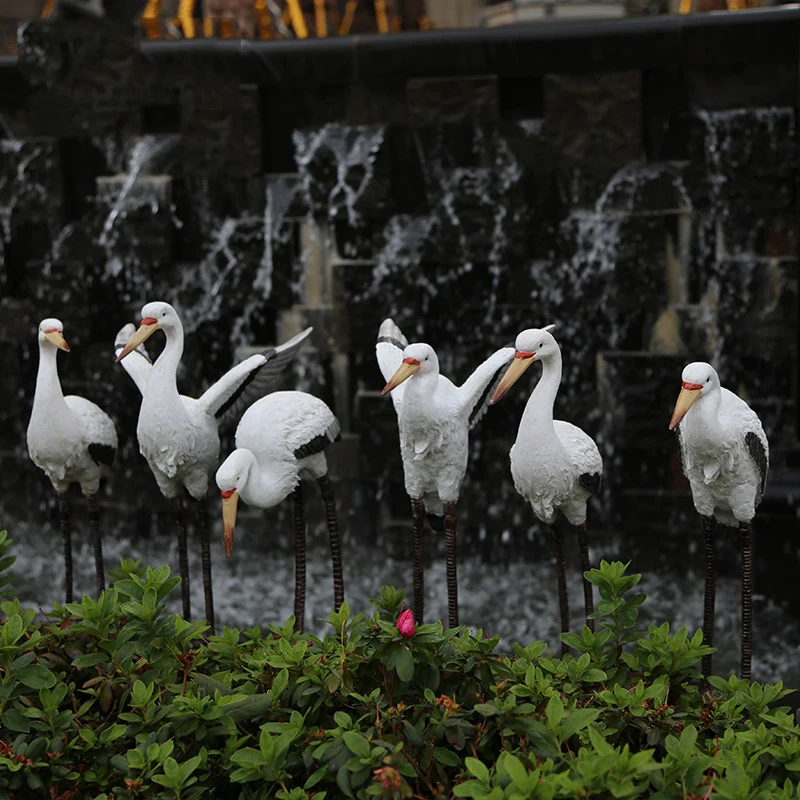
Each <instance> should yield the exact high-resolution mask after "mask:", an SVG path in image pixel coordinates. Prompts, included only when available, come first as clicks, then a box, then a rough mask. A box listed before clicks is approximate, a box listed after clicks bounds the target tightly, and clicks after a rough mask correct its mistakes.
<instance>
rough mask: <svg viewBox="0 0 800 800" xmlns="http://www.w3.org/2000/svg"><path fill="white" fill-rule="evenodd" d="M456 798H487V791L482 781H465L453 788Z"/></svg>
mask: <svg viewBox="0 0 800 800" xmlns="http://www.w3.org/2000/svg"><path fill="white" fill-rule="evenodd" d="M453 795H454V796H455V797H486V795H487V789H486V787H485V786H484V785H483V784H482V783H481V782H480V781H464V782H463V783H459V784H458V786H454V787H453Z"/></svg>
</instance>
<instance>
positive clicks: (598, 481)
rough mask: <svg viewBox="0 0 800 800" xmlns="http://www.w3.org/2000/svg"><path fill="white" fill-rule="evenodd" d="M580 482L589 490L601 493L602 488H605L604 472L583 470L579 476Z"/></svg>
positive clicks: (593, 492)
mask: <svg viewBox="0 0 800 800" xmlns="http://www.w3.org/2000/svg"><path fill="white" fill-rule="evenodd" d="M578 483H580V485H581V486H583V488H584V489H586V491H587V492H591V493H592V494H600V489H602V488H603V473H602V472H583V473H581V474H580V475H579V476H578Z"/></svg>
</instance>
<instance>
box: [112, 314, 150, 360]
mask: <svg viewBox="0 0 800 800" xmlns="http://www.w3.org/2000/svg"><path fill="white" fill-rule="evenodd" d="M157 330H158V320H157V319H156V318H155V317H145V318H144V319H143V320H142V324H141V325H140V326H139V327H138V328H137V330H136V333H134V334H133V336H131V338H130V341H129V342H128V344H126V345H125V347H123V348H122V350H121V351H120V354H119V355H118V356H117V364H119V362H120V361H122V359H123V358H125V356H127V355H128V353H130V352H132V351H133V350H135V349H136V348H137V347H138V346H139V345H140V344H141V343H142V342H145V341H147V340H148V339H149V338H150V337H151V336H152V335H153V334H154V333H155V332H156V331H157Z"/></svg>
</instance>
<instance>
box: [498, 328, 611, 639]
mask: <svg viewBox="0 0 800 800" xmlns="http://www.w3.org/2000/svg"><path fill="white" fill-rule="evenodd" d="M553 327H555V326H553V325H547V326H546V327H545V328H542V329H538V328H529V329H528V330H525V331H522V333H520V334H519V336H517V341H516V353H515V354H514V360H513V362H512V363H511V366H509V368H508V370H507V372H506V374H505V375H504V376H503V377H502V379H501V380H500V383H499V385H498V387H497V389H496V390H495V392H494V395H493V396H492V403H496V402H497V401H498V400H500V398H501V397H502V396H503V395H504V394H505V393H506V392H507V391H508V390H509V389H510V388H511V387H512V386H513V385H514V384H515V383H516V382H517V380H518V379H519V378H520V376H521V375H522V373H523V372H525V370H526V369H528V367H529V366H530V365H531V364H533V362H534V361H540V362H541V363H542V377H541V378H540V379H539V382H538V383H537V384H536V388H535V389H534V390H533V392H532V394H531V396H530V397H529V398H528V402H527V404H526V405H525V411H524V412H523V414H522V419H521V420H520V423H519V430H518V431H517V440H516V442H515V443H514V445H513V447H512V448H511V453H510V459H511V475H512V477H513V478H514V486H515V487H516V489H517V491H518V492H519V493H520V494H521V495H522V496H523V497H524V498H525V499H526V500H527V501H528V502H529V503H530V504H531V507H532V508H533V513H534V514H536V516H537V517H538V518H539V519H540V520H541V521H542V522H544V523H545V524H546V525H549V526H550V527H551V528H552V529H553V534H554V536H555V540H556V569H557V572H558V598H559V606H560V609H561V630H562V632H566V631H568V630H569V603H568V599H567V581H566V575H565V571H564V549H563V537H562V533H561V530H560V526H559V525H558V524H557V521H558V516H559V512H561V514H562V515H563V516H564V517H565V518H566V520H567V522H569V523H570V524H571V525H573V526H575V527H576V528H577V529H578V542H579V545H580V551H581V572H582V573H583V595H584V606H585V612H586V624H587V625H588V626H589V628H590V629H591V630H594V620H593V619H590V615H591V614H592V613H593V611H594V602H593V599H592V585H591V583H589V581H588V580H587V579H586V575H585V573H586V572H587V571H588V570H589V543H588V534H587V530H586V504H587V502H588V500H589V498H590V497H591V496H592V495H595V494H597V493H598V492H599V491H600V487H601V484H602V478H603V459H602V458H601V456H600V451H599V450H598V449H597V445H596V444H595V442H594V440H593V439H592V438H591V437H590V436H589V435H588V434H587V433H585V432H584V431H582V430H581V429H580V428H578V427H577V426H576V425H573V424H572V423H570V422H564V421H563V420H554V419H553V405H554V403H555V399H556V395H557V394H558V388H559V386H560V385H561V348H560V347H559V346H558V342H556V340H555V338H554V337H553V335H552V333H550V331H551V330H552V329H553ZM563 649H564V646H563V645H562V650H563Z"/></svg>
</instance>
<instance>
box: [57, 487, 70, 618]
mask: <svg viewBox="0 0 800 800" xmlns="http://www.w3.org/2000/svg"><path fill="white" fill-rule="evenodd" d="M58 512H59V516H60V518H61V536H62V538H63V540H64V596H65V598H66V599H65V601H64V602H66V603H71V602H72V515H71V513H70V508H69V493H68V492H59V494H58Z"/></svg>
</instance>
